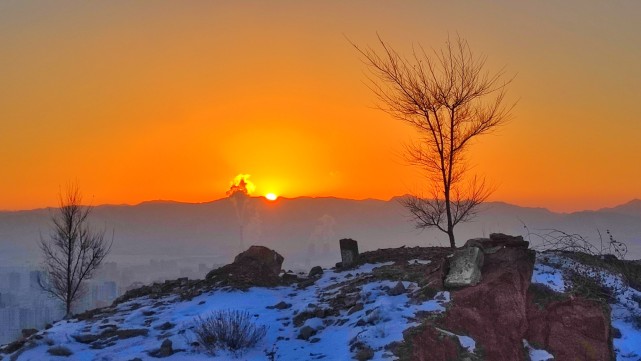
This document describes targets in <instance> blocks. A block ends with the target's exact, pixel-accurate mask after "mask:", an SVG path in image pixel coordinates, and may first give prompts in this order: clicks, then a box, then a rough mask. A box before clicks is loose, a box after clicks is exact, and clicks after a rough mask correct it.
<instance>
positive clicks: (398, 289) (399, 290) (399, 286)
mask: <svg viewBox="0 0 641 361" xmlns="http://www.w3.org/2000/svg"><path fill="white" fill-rule="evenodd" d="M403 293H405V286H404V285H403V282H401V281H398V282H397V283H396V286H394V287H393V288H392V289H391V290H389V291H387V294H388V295H390V296H398V295H401V294H403Z"/></svg>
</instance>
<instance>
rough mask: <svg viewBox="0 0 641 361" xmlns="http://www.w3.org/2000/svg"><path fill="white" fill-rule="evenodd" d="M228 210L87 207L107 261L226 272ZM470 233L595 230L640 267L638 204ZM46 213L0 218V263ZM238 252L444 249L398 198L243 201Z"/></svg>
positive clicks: (231, 241) (521, 217)
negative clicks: (344, 241) (104, 241)
mask: <svg viewBox="0 0 641 361" xmlns="http://www.w3.org/2000/svg"><path fill="white" fill-rule="evenodd" d="M239 208H241V207H238V205H235V204H234V203H233V202H232V201H231V200H230V199H227V198H225V199H220V200H216V201H213V202H207V203H180V202H173V201H150V202H144V203H141V204H138V205H102V206H97V207H95V209H94V211H93V214H92V222H93V224H94V225H95V226H96V227H100V228H106V229H107V230H108V231H109V233H110V232H111V230H112V229H113V231H114V234H115V242H114V247H113V250H112V258H113V259H116V260H131V259H143V260H145V259H149V258H152V257H158V258H161V257H184V258H187V257H206V258H209V259H214V260H219V261H220V263H228V262H229V261H231V260H232V258H233V256H234V255H236V254H237V253H239V250H240V242H239V240H240V229H241V227H240V221H239V214H238V213H242V212H239V210H240V209H239ZM483 208H484V209H483V211H482V212H480V214H479V216H478V217H477V218H476V219H475V220H474V221H473V222H470V223H466V224H461V225H459V226H458V228H457V229H456V236H457V239H458V242H459V244H463V243H464V242H465V240H467V239H469V238H475V237H482V236H487V235H489V234H490V233H494V232H502V233H508V234H514V235H527V230H526V229H525V228H524V225H527V227H528V229H529V231H530V232H538V231H539V230H541V229H559V230H563V231H566V232H572V233H579V234H581V235H583V236H584V237H586V238H588V239H589V240H591V241H597V240H598V234H597V230H600V231H601V232H602V233H603V234H605V231H606V230H610V231H611V232H612V234H613V235H614V237H615V238H616V239H618V240H620V241H623V242H625V243H627V245H628V247H629V253H628V257H627V258H634V259H638V258H641V200H633V201H630V202H628V203H625V204H622V205H620V206H617V207H613V208H604V209H600V210H597V211H581V212H574V213H555V212H551V211H549V210H547V209H544V208H527V207H519V206H516V205H512V204H507V203H502V202H490V203H486V204H484V205H483ZM51 212H52V209H36V210H30V211H14V212H0V263H2V264H8V263H12V262H13V263H16V262H25V261H27V260H31V261H33V260H34V257H38V255H39V254H38V240H39V239H40V235H41V234H42V236H44V237H46V236H47V232H48V224H49V216H50V214H51ZM242 216H243V218H244V224H245V226H244V227H243V238H244V247H248V246H249V245H251V244H262V245H265V246H268V247H270V248H272V249H275V250H277V251H278V252H279V253H281V254H282V255H283V256H284V257H285V267H293V266H295V265H301V266H306V265H309V264H312V263H316V264H325V265H328V264H331V263H333V262H336V261H338V260H339V258H340V253H339V249H338V240H339V239H340V238H353V239H355V240H357V241H358V242H359V247H360V248H361V250H373V249H377V248H385V247H398V246H401V245H407V246H415V245H422V246H426V245H427V246H429V245H434V246H436V245H439V246H444V245H446V244H447V242H446V237H445V235H444V234H442V233H440V232H437V231H434V230H429V231H419V230H417V229H415V228H414V226H413V225H412V224H411V222H410V219H409V216H408V213H407V212H406V210H405V209H404V208H403V206H402V205H401V204H400V203H399V199H398V198H394V199H391V200H388V201H383V200H373V199H367V200H351V199H341V198H309V197H301V198H292V199H288V198H279V199H278V200H277V201H275V202H269V201H267V200H265V199H264V198H262V197H260V198H258V197H256V198H250V199H249V200H248V201H247V203H246V205H245V212H244V214H242Z"/></svg>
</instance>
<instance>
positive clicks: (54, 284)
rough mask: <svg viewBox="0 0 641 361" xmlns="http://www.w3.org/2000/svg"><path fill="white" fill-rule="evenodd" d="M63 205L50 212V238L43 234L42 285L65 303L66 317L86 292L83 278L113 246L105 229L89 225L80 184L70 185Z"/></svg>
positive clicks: (61, 201) (89, 208) (94, 269)
mask: <svg viewBox="0 0 641 361" xmlns="http://www.w3.org/2000/svg"><path fill="white" fill-rule="evenodd" d="M59 197H60V207H59V208H58V209H56V210H55V213H53V214H52V215H51V222H52V229H51V233H50V235H49V238H48V239H45V238H44V237H42V236H41V237H40V249H41V250H42V253H43V256H44V264H43V266H44V270H45V273H46V277H45V278H44V279H39V283H40V287H42V289H43V290H44V291H46V292H47V293H49V294H50V295H51V296H53V297H54V298H57V299H59V300H60V301H62V302H63V303H64V304H65V318H69V317H70V316H71V312H72V308H73V305H74V303H75V302H76V301H77V300H78V299H79V298H80V296H82V295H83V291H84V289H83V285H84V281H86V280H88V279H90V278H91V277H92V276H93V273H94V272H95V271H96V269H97V268H98V267H99V266H100V264H101V263H102V261H103V260H104V259H105V257H106V256H107V254H109V251H110V250H111V245H112V244H113V236H112V239H111V240H110V241H108V240H107V239H106V238H105V231H104V230H102V231H97V230H94V229H92V227H91V226H90V225H89V224H88V218H89V214H90V213H91V209H92V208H91V207H89V206H83V205H82V204H81V202H82V195H81V193H80V191H79V189H78V186H77V185H75V184H71V185H69V186H67V188H66V190H65V192H64V194H63V193H62V192H61V193H60V195H59Z"/></svg>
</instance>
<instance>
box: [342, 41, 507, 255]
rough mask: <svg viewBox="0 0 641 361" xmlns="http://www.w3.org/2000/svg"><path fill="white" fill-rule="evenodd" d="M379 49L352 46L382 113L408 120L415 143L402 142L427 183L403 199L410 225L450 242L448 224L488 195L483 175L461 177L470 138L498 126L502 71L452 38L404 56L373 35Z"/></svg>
mask: <svg viewBox="0 0 641 361" xmlns="http://www.w3.org/2000/svg"><path fill="white" fill-rule="evenodd" d="M378 40H379V44H380V47H381V49H382V50H381V51H379V52H377V51H375V50H374V49H372V48H371V47H365V48H361V47H359V46H357V45H355V44H354V43H352V45H353V46H354V47H355V48H356V50H357V51H358V52H359V53H360V55H361V58H362V60H363V62H364V63H365V64H366V65H367V66H368V68H369V70H370V71H371V74H372V75H373V77H371V78H369V80H370V82H369V87H370V89H371V90H372V91H373V92H374V93H375V94H376V96H377V97H378V99H379V101H380V103H381V106H380V109H381V110H384V111H385V112H387V113H388V114H390V115H391V116H393V117H394V118H396V119H399V120H401V121H403V122H405V123H407V124H409V125H411V126H412V127H413V128H414V129H415V130H416V132H417V137H416V140H415V141H414V142H413V143H411V144H408V145H407V147H406V150H407V158H408V161H409V163H410V164H412V165H416V166H419V167H421V168H422V169H423V171H425V173H426V175H427V176H428V179H429V180H430V181H431V183H432V185H431V194H430V195H429V197H424V196H421V195H412V196H409V197H407V198H405V199H404V200H403V204H404V205H405V207H407V209H408V210H409V211H410V212H411V214H412V216H413V220H414V221H415V223H416V226H417V227H418V228H421V229H422V228H432V227H434V228H437V229H439V230H440V231H442V232H444V233H446V234H447V235H448V238H449V241H450V246H451V247H453V248H454V247H456V241H455V237H454V227H455V226H456V225H457V224H459V223H460V222H465V221H467V220H469V219H471V218H472V217H473V216H474V215H475V214H476V211H477V210H478V206H479V205H480V204H481V203H482V202H483V201H484V200H485V199H487V197H488V196H489V195H490V194H491V189H490V188H489V187H488V186H487V185H486V182H485V180H484V179H479V178H477V177H476V176H469V175H468V174H467V173H468V170H469V167H468V163H467V161H466V157H465V156H466V153H467V151H468V150H469V147H470V145H471V144H472V140H473V139H474V138H476V137H477V136H479V135H483V134H487V133H490V132H492V131H493V130H495V129H496V128H497V127H498V126H500V125H501V124H503V123H504V122H505V121H506V120H507V118H508V115H509V111H510V110H511V108H512V107H506V106H505V105H504V99H505V93H506V86H507V84H509V83H510V81H511V79H509V80H507V81H502V79H503V76H504V71H502V70H501V71H499V72H497V73H493V74H490V73H489V72H487V71H485V70H484V68H485V61H486V58H485V57H483V56H475V55H474V54H473V53H472V51H471V50H470V47H469V45H468V43H467V42H466V41H465V40H463V39H461V38H460V37H458V36H457V38H456V40H455V41H454V42H452V41H450V40H449V39H448V40H447V41H446V43H445V46H444V47H443V48H442V49H440V50H432V51H431V52H429V53H428V52H426V51H425V50H424V49H423V48H422V47H419V48H418V49H416V48H415V49H414V51H413V52H412V55H411V56H410V57H408V58H406V57H404V56H401V55H400V54H399V53H398V52H396V51H395V50H394V49H393V48H392V47H391V46H390V45H389V44H387V43H386V42H384V41H383V40H382V39H381V38H380V37H379V38H378Z"/></svg>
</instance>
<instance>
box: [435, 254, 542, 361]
mask: <svg viewBox="0 0 641 361" xmlns="http://www.w3.org/2000/svg"><path fill="white" fill-rule="evenodd" d="M471 248H475V247H470V249H471ZM534 260H535V257H534V251H531V250H527V249H525V248H519V247H509V248H502V249H499V250H498V251H496V252H495V253H492V254H487V255H486V256H485V261H484V264H483V267H482V269H481V272H482V274H483V278H482V280H481V282H480V283H479V284H478V285H476V286H475V287H466V288H462V289H458V290H453V291H451V299H452V301H451V305H450V307H449V309H448V311H447V313H446V314H445V316H444V318H443V319H442V320H441V321H440V322H441V323H442V326H443V327H444V329H447V330H448V331H451V332H454V333H456V334H460V335H469V336H470V337H471V338H472V339H474V340H475V341H476V343H477V346H478V347H480V348H481V349H483V350H484V355H485V357H486V359H487V360H512V361H522V360H524V351H523V336H524V335H525V333H526V331H527V328H528V319H527V314H526V309H527V290H528V287H529V286H530V279H531V278H532V271H533V269H534Z"/></svg>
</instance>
